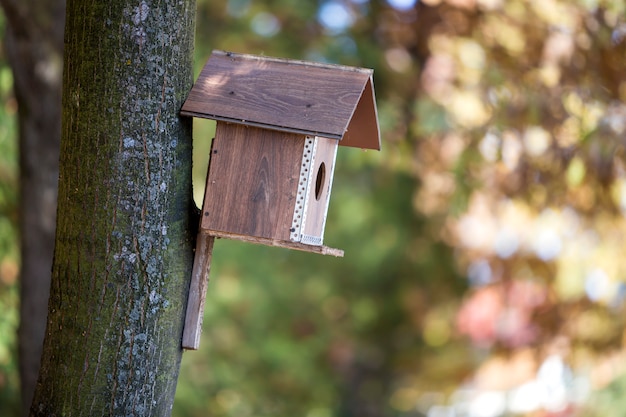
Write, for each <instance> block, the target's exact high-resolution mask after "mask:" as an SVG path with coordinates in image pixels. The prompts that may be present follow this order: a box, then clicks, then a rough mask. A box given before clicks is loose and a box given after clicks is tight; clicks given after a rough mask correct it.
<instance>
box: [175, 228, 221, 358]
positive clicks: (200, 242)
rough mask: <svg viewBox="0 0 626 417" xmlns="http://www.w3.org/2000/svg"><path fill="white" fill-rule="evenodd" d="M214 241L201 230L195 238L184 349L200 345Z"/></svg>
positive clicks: (196, 347)
mask: <svg viewBox="0 0 626 417" xmlns="http://www.w3.org/2000/svg"><path fill="white" fill-rule="evenodd" d="M214 241H215V238H214V237H213V236H210V235H208V234H207V233H203V232H202V231H201V232H200V233H198V237H197V238H196V254H195V257H194V260H193V270H192V272H191V284H190V286H189V298H188V301H187V313H186V314H185V327H184V329H183V340H182V344H183V348H184V349H192V350H197V349H198V347H199V346H200V335H201V334H202V319H203V317H204V302H205V300H206V290H207V286H208V284H209V272H210V271H211V257H212V254H213V243H214Z"/></svg>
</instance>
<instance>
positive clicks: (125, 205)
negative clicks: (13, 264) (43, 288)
mask: <svg viewBox="0 0 626 417" xmlns="http://www.w3.org/2000/svg"><path fill="white" fill-rule="evenodd" d="M194 19H195V2H194V1H190V0H154V1H152V0H114V1H102V0H98V1H93V0H89V1H86V0H70V1H68V3H67V16H66V31H65V58H64V76H63V78H64V79H63V121H62V139H61V158H60V176H59V209H58V218H57V235H56V247H55V260H54V265H53V273H52V284H51V292H50V301H49V306H48V323H47V330H46V339H45V342H44V353H43V358H42V368H41V371H40V376H39V381H38V385H37V389H36V392H35V398H34V400H33V404H32V407H31V415H35V416H39V415H46V416H49V415H57V416H60V415H64V416H74V415H84V416H97V415H116V416H117V415H120V416H123V415H124V416H125V415H133V416H161V415H163V416H166V415H169V414H170V411H171V408H172V403H173V399H174V392H175V388H176V380H177V377H178V369H179V365H180V359H181V355H182V350H181V347H180V339H181V334H182V326H183V320H184V311H185V303H186V295H187V291H188V279H189V276H190V271H191V266H192V237H191V233H190V229H191V225H190V223H189V212H190V207H191V204H192V201H191V121H190V120H185V119H181V118H180V117H179V115H178V112H179V109H180V107H181V105H182V102H183V100H184V98H185V97H186V94H187V92H188V91H189V88H190V87H191V84H192V81H193V80H192V77H193V74H192V58H193V34H194Z"/></svg>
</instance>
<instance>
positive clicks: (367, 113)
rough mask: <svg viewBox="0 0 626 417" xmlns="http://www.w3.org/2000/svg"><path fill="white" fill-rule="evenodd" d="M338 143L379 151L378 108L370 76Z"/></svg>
mask: <svg viewBox="0 0 626 417" xmlns="http://www.w3.org/2000/svg"><path fill="white" fill-rule="evenodd" d="M339 144H340V145H341V146H351V147H354V148H362V149H374V150H377V151H380V127H379V125H378V110H377V109H376V97H375V96H374V84H373V81H372V79H371V77H370V79H369V81H368V82H367V84H366V86H365V89H364V90H363V94H362V95H361V98H360V99H359V104H358V105H357V107H356V110H355V111H354V115H353V116H352V119H350V124H349V125H348V130H347V131H346V134H345V135H344V137H343V139H342V140H341V142H340V143H339Z"/></svg>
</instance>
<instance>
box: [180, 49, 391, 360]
mask: <svg viewBox="0 0 626 417" xmlns="http://www.w3.org/2000/svg"><path fill="white" fill-rule="evenodd" d="M372 74H373V71H372V70H370V69H363V68H353V67H347V66H340V65H329V64H320V63H312V62H304V61H296V60H287V59H277V58H268V57H262V56H253V55H241V54H234V53H231V52H223V51H213V53H212V54H211V57H210V58H209V60H208V62H207V63H206V65H205V66H204V68H203V69H202V72H201V73H200V76H199V77H198V80H197V81H196V83H195V84H194V86H193V87H192V89H191V91H190V93H189V96H188V97H187V100H186V101H185V103H184V104H183V107H182V110H181V114H182V115H185V116H193V117H201V118H207V119H213V120H216V121H217V126H216V130H215V138H214V139H213V142H212V144H211V155H210V160H209V168H208V173H207V181H206V191H205V196H204V203H203V205H202V219H201V221H200V230H199V233H198V238H197V243H196V254H195V259H194V265H193V271H192V278H191V286H190V291H189V300H188V303H187V314H186V317H185V328H184V332H183V339H182V344H183V347H184V348H186V349H197V348H198V345H199V340H200V331H201V324H202V316H203V310H204V300H205V291H206V286H207V283H208V273H209V269H210V261H211V252H212V248H213V243H214V238H216V237H221V238H229V239H238V240H243V241H247V242H253V243H260V244H264V245H270V246H279V247H285V248H289V249H297V250H302V251H309V252H317V253H321V254H325V255H334V256H343V251H342V250H339V249H334V248H329V247H326V246H324V245H323V238H324V227H325V224H326V214H327V212H328V205H329V199H330V192H331V186H332V180H333V173H334V170H335V156H336V154H337V148H338V146H349V147H356V148H362V149H376V150H380V133H379V127H378V116H377V111H376V101H375V98H374V86H373V81H372Z"/></svg>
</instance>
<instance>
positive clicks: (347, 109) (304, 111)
mask: <svg viewBox="0 0 626 417" xmlns="http://www.w3.org/2000/svg"><path fill="white" fill-rule="evenodd" d="M371 74H372V70H368V69H362V68H353V67H344V66H337V65H323V64H312V63H305V62H303V61H295V60H280V59H271V58H265V57H254V56H251V55H239V54H231V53H225V52H222V51H214V52H213V54H212V55H211V57H210V58H209V61H208V62H207V64H206V65H205V67H204V68H203V69H202V72H201V73H200V76H199V77H198V80H197V82H196V83H195V85H194V86H193V88H192V90H191V92H190V94H189V96H188V98H187V101H186V102H185V104H184V105H183V108H182V111H181V113H182V114H184V115H193V116H202V115H203V117H207V118H217V119H222V120H229V121H232V122H238V123H244V124H252V125H257V126H265V127H268V126H269V127H271V128H274V129H277V130H283V129H292V130H293V129H295V130H297V131H303V132H307V133H309V134H311V133H312V134H319V135H320V136H326V137H336V138H340V137H342V136H343V135H344V132H345V131H346V129H347V128H348V123H349V121H350V118H351V117H352V114H353V112H354V111H355V108H356V106H357V104H358V102H359V99H360V97H361V94H362V92H363V89H364V88H365V85H366V84H367V82H368V80H369V79H370V77H371ZM376 133H377V132H372V134H376Z"/></svg>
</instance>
